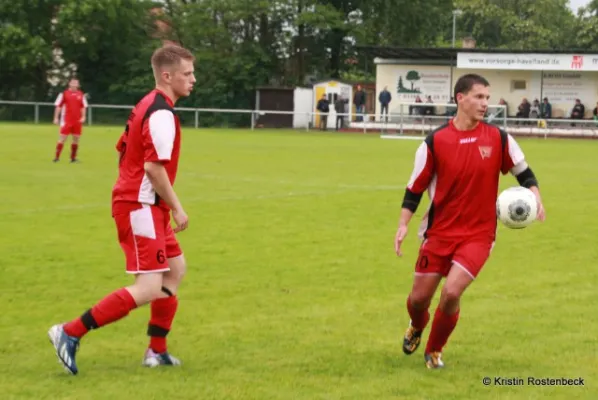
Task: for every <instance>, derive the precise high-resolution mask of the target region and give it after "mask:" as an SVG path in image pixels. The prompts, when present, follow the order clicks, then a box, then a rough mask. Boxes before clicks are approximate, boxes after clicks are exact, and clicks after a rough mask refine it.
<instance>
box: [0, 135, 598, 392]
mask: <svg viewBox="0 0 598 400" xmlns="http://www.w3.org/2000/svg"><path fill="white" fill-rule="evenodd" d="M120 131H121V127H93V128H87V129H86V130H85V132H84V135H83V137H82V145H81V150H80V157H81V160H82V161H83V162H82V163H81V164H79V165H70V164H68V163H67V162H65V161H64V160H66V159H67V158H68V151H69V149H68V146H67V147H65V153H64V154H63V161H61V162H60V163H59V164H53V163H52V162H51V159H52V157H53V151H54V145H55V140H56V128H55V127H52V126H48V125H37V126H32V125H21V124H2V125H0V132H1V138H2V147H1V149H0V160H1V161H0V163H1V166H2V173H1V174H0V191H1V195H2V203H1V206H0V207H1V208H0V221H1V226H2V228H3V229H2V232H3V237H2V241H1V242H0V251H1V254H2V258H1V259H0V264H1V266H2V272H3V277H2V279H1V280H0V302H1V303H0V304H2V313H1V314H0V315H1V324H0V332H1V337H2V338H3V341H2V346H0V356H1V360H2V363H1V365H0V388H1V391H2V395H1V396H0V398H2V399H29V398H31V399H110V400H116V399H148V398H156V399H163V398H174V399H202V400H203V399H206V400H207V399H244V400H245V399H259V400H266V399H306V400H315V399H356V400H370V399H371V400H382V399H483V398H491V399H494V398H501V399H544V398H562V399H565V398H575V399H582V398H585V399H596V398H598V382H597V379H598V367H597V366H596V365H597V359H598V357H597V356H598V352H597V348H598V346H597V336H598V334H597V332H598V319H597V318H596V289H595V288H596V282H598V269H597V268H596V264H597V260H598V246H596V244H595V241H596V238H597V237H598V224H597V223H596V215H597V214H598V202H597V201H596V198H597V197H598V178H596V171H597V166H596V154H598V142H593V141H567V140H541V139H529V140H521V141H520V143H521V144H522V147H523V149H524V151H525V152H526V155H527V156H528V159H529V161H530V163H531V165H532V166H533V168H534V170H535V172H536V173H537V175H538V177H539V179H540V181H541V185H542V191H543V195H544V199H545V207H546V210H547V222H546V223H544V224H535V225H533V226H532V227H530V228H528V229H524V230H520V231H516V230H513V231H509V230H507V229H505V228H502V227H501V228H500V231H499V239H498V242H497V246H496V247H495V250H494V252H493V254H492V257H491V259H490V261H489V262H488V264H487V265H486V267H485V269H484V270H483V271H482V273H481V275H480V276H479V278H478V280H477V281H476V282H475V283H474V284H473V285H472V286H471V287H470V288H469V289H468V291H467V292H466V294H465V297H464V299H463V302H462V312H461V320H460V322H459V325H458V326H457V329H456V330H455V332H454V334H453V336H452V337H451V339H450V341H449V345H448V346H447V348H446V349H445V353H444V359H445V363H446V364H447V367H446V368H445V369H444V370H442V371H429V370H426V369H425V367H424V365H423V356H422V349H420V350H418V352H417V353H416V354H414V355H412V356H411V357H406V356H404V355H403V354H402V351H401V341H400V339H401V337H402V334H403V331H404V329H405V327H406V325H407V323H408V316H407V313H406V310H405V306H404V304H405V298H406V296H407V293H408V291H409V289H410V287H411V283H412V276H413V268H414V262H415V258H416V253H417V246H418V241H417V239H416V235H415V234H414V232H416V224H417V222H418V221H415V220H414V221H413V224H412V227H411V233H410V235H409V237H408V239H407V241H406V244H405V256H404V258H402V259H398V258H397V257H396V256H395V255H394V251H393V238H394V233H395V229H396V222H397V217H398V215H399V208H400V204H401V199H402V195H403V187H404V184H405V183H406V181H407V180H408V177H409V174H410V173H411V168H412V164H413V161H412V160H413V154H414V151H415V149H416V147H417V145H418V144H419V142H417V141H400V140H395V141H392V140H381V139H379V138H377V137H375V136H368V137H365V136H363V135H335V134H320V133H306V132H282V131H255V132H251V131H245V130H191V129H187V130H186V131H185V132H184V138H183V145H184V149H183V153H182V157H181V165H180V173H179V178H178V182H177V184H176V189H177V191H178V193H179V196H180V198H181V199H182V201H183V204H184V205H185V207H186V210H187V212H188V214H189V215H190V228H189V230H187V231H185V232H184V233H182V234H181V235H180V236H179V239H180V242H181V244H182V247H183V249H184V251H185V253H186V256H187V260H188V263H189V272H188V275H187V277H186V281H185V282H184V284H183V286H182V288H181V290H180V307H179V313H178V315H177V317H176V319H175V322H174V326H173V331H172V332H171V335H170V338H169V344H170V349H171V351H172V352H173V354H175V355H177V356H179V357H180V358H181V359H182V360H183V363H184V365H183V367H182V368H180V369H166V370H147V369H143V368H142V367H141V366H140V361H141V356H142V353H143V351H144V348H145V346H146V343H147V337H146V336H145V329H146V324H147V319H148V313H149V310H148V309H147V308H143V309H139V310H136V311H134V312H133V313H132V314H131V315H130V316H129V317H127V318H126V319H124V320H122V321H120V322H118V323H117V324H114V325H111V326H108V327H106V328H103V329H100V330H98V331H94V332H92V333H90V334H89V335H88V336H87V337H86V338H85V339H84V341H83V342H82V346H81V350H80V352H79V357H78V361H79V368H80V370H81V372H80V374H79V375H78V376H76V377H71V376H67V375H66V374H65V373H64V371H63V370H62V368H61V367H60V366H59V365H58V363H57V361H56V357H55V355H54V352H53V349H52V347H51V345H50V344H49V343H48V339H47V337H46V331H47V329H48V328H49V327H50V325H52V324H53V323H56V322H60V321H64V320H67V319H70V318H72V317H74V316H77V315H79V314H81V313H82V312H83V311H84V310H85V309H87V308H88V307H89V306H91V305H92V304H93V303H95V302H96V301H97V300H98V299H100V298H101V297H103V296H104V295H105V294H107V293H108V292H110V291H112V290H114V289H116V288H119V287H122V286H123V285H126V284H128V283H130V279H131V278H130V276H128V275H126V274H125V273H124V262H123V255H122V253H121V250H120V248H119V246H118V243H117V240H116V231H115V228H114V224H113V221H112V219H111V217H110V193H111V188H112V185H113V183H114V179H115V176H116V172H117V170H116V153H115V150H114V145H115V143H116V140H117V138H118V135H119V134H120ZM515 184H516V181H515V180H514V179H513V178H512V177H510V176H507V177H504V178H502V180H501V185H502V187H503V188H506V187H507V186H511V185H515ZM426 206H427V204H423V205H422V206H421V207H420V211H419V212H418V215H417V217H421V214H422V211H423V210H424V209H425V207H426ZM416 219H417V218H416ZM436 300H437V298H436ZM432 307H433V308H435V307H436V301H435V302H434V303H433V305H432ZM432 311H433V309H432ZM426 337H427V335H426ZM486 376H488V377H496V376H499V377H522V378H524V379H525V380H527V377H528V376H533V377H571V378H573V377H583V378H584V379H585V387H533V386H528V385H524V386H517V387H496V386H494V385H492V386H489V387H486V386H484V385H483V384H482V378H483V377H486Z"/></svg>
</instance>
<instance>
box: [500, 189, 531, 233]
mask: <svg viewBox="0 0 598 400" xmlns="http://www.w3.org/2000/svg"><path fill="white" fill-rule="evenodd" d="M496 215H497V217H498V219H499V220H500V222H502V223H503V224H504V225H505V226H506V227H507V228H511V229H521V228H525V227H526V226H529V225H530V224H531V223H532V222H534V221H535V220H536V217H537V215H538V202H537V199H536V195H535V194H534V192H532V191H531V190H529V189H527V188H524V187H523V186H517V187H511V188H508V189H505V190H503V191H502V192H501V194H500V195H499V196H498V199H497V200H496Z"/></svg>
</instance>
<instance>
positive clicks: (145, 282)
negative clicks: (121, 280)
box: [131, 279, 162, 305]
mask: <svg viewBox="0 0 598 400" xmlns="http://www.w3.org/2000/svg"><path fill="white" fill-rule="evenodd" d="M131 289H132V290H131V293H132V294H133V297H134V298H135V301H136V302H137V304H138V305H141V304H146V303H149V302H151V301H152V300H155V299H157V298H159V297H160V296H161V295H162V279H138V280H137V281H136V282H135V284H134V285H133V287H132V288H131Z"/></svg>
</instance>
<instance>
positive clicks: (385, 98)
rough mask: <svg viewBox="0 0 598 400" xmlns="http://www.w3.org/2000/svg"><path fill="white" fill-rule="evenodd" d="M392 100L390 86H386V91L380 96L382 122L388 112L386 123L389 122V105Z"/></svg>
mask: <svg viewBox="0 0 598 400" xmlns="http://www.w3.org/2000/svg"><path fill="white" fill-rule="evenodd" d="M391 100H392V96H391V95H390V92H389V91H388V86H384V90H383V91H381V92H380V95H379V96H378V101H379V102H380V120H382V115H384V112H385V111H386V122H388V105H389V104H390V102H391Z"/></svg>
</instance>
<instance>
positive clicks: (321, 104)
mask: <svg viewBox="0 0 598 400" xmlns="http://www.w3.org/2000/svg"><path fill="white" fill-rule="evenodd" d="M316 109H317V110H318V111H319V112H320V130H323V131H325V130H326V129H327V127H328V113H329V112H330V102H329V101H328V98H327V97H326V95H325V94H323V95H322V98H321V99H320V100H318V105H317V106H316Z"/></svg>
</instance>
